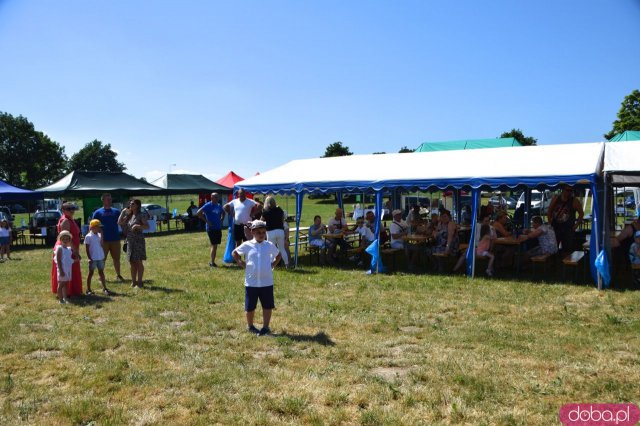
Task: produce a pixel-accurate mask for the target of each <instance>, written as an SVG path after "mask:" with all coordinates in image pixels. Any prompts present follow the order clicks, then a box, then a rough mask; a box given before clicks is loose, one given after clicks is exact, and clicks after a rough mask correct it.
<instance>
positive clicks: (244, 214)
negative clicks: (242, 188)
mask: <svg viewBox="0 0 640 426" xmlns="http://www.w3.org/2000/svg"><path fill="white" fill-rule="evenodd" d="M256 204H257V203H256V202H255V201H253V200H252V199H250V198H247V199H246V200H244V201H240V199H239V198H236V199H234V200H233V201H231V207H232V208H233V223H234V224H235V225H244V224H247V223H248V222H249V221H250V220H251V209H252V208H253V206H255V205H256Z"/></svg>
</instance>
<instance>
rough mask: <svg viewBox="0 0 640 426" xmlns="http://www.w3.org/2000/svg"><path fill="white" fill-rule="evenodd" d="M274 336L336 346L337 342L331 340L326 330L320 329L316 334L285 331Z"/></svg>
mask: <svg viewBox="0 0 640 426" xmlns="http://www.w3.org/2000/svg"><path fill="white" fill-rule="evenodd" d="M273 337H278V338H281V339H289V340H291V341H294V342H313V343H319V344H321V345H322V346H335V345H336V343H335V342H334V341H333V340H331V338H330V337H329V336H328V335H327V333H325V332H324V331H320V332H318V333H316V334H314V335H310V334H290V333H287V332H286V331H285V332H282V333H279V334H276V333H274V334H273Z"/></svg>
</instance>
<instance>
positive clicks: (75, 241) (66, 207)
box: [51, 203, 82, 296]
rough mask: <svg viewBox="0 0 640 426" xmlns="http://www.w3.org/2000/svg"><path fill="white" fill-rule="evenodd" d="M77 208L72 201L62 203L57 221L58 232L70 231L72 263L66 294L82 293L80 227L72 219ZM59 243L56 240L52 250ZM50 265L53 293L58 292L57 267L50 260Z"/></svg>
mask: <svg viewBox="0 0 640 426" xmlns="http://www.w3.org/2000/svg"><path fill="white" fill-rule="evenodd" d="M76 210H78V206H76V205H75V204H74V203H64V204H62V217H61V218H60V220H59V221H58V226H57V231H58V234H59V233H60V232H62V231H69V232H70V233H71V252H72V256H71V257H72V259H73V264H72V266H71V281H68V283H69V284H68V285H67V296H78V295H81V294H82V273H81V271H80V227H79V226H78V224H77V223H76V221H75V220H73V214H74V213H75V211H76ZM59 245H60V242H57V243H56V245H55V247H54V249H53V252H54V253H55V252H56V249H57V248H58V246H59ZM51 263H52V266H51V291H52V292H53V293H56V294H57V292H58V268H57V266H56V263H55V262H54V261H53V260H52V262H51Z"/></svg>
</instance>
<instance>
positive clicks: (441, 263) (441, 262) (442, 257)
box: [432, 253, 457, 274]
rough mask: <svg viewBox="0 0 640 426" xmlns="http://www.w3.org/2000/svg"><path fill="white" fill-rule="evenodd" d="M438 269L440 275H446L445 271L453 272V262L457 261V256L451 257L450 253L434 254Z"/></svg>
mask: <svg viewBox="0 0 640 426" xmlns="http://www.w3.org/2000/svg"><path fill="white" fill-rule="evenodd" d="M432 256H433V257H434V258H435V260H436V263H437V268H438V273H440V274H441V273H444V272H445V269H448V270H451V269H452V268H453V265H452V262H455V261H456V260H457V258H456V256H451V255H450V254H449V253H433V254H432Z"/></svg>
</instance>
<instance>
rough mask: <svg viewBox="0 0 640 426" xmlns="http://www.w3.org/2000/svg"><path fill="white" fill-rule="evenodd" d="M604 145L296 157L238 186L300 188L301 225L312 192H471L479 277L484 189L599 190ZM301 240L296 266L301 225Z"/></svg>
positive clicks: (471, 255)
mask: <svg viewBox="0 0 640 426" xmlns="http://www.w3.org/2000/svg"><path fill="white" fill-rule="evenodd" d="M603 147H604V144H603V143H585V144H567V145H544V146H525V147H520V148H518V149H511V148H489V149H478V150H463V151H437V152H421V153H412V154H406V153H405V154H378V155H351V156H345V157H330V158H313V159H306V160H294V161H291V162H289V163H287V164H284V165H282V166H280V167H277V168H275V169H272V170H269V171H267V172H264V173H262V174H260V175H258V176H254V177H251V178H249V179H246V180H244V181H242V182H238V183H237V184H236V185H235V187H234V189H236V190H237V189H239V188H244V189H245V190H247V191H251V192H254V193H257V192H261V193H278V194H295V195H296V205H297V214H296V227H297V228H298V229H299V227H300V213H301V211H302V198H303V195H304V194H308V193H328V192H331V193H334V192H347V193H348V192H355V193H369V194H376V195H377V197H376V209H381V208H382V206H381V205H379V204H381V202H382V197H381V196H380V195H381V194H382V193H383V192H384V191H392V190H406V191H417V190H419V191H429V190H444V189H457V190H466V191H471V193H472V197H473V199H474V200H475V202H473V203H472V214H473V218H475V219H474V220H472V230H471V233H470V235H471V240H470V241H469V249H468V250H467V265H468V270H467V273H468V274H469V275H471V276H472V275H473V274H474V271H473V267H474V263H475V262H474V260H475V250H474V249H473V248H474V247H475V241H474V238H475V235H476V232H475V224H476V222H477V217H478V202H477V201H478V200H479V197H480V191H481V190H490V189H496V188H516V187H520V188H522V187H525V188H530V189H531V188H543V187H556V186H558V185H560V184H569V185H580V186H585V187H589V188H591V189H592V190H593V191H594V193H595V189H596V186H598V185H600V183H601V182H600V181H599V174H600V170H601V167H602V155H603ZM568 159H570V160H568ZM593 207H594V208H593V212H592V216H593V223H594V226H593V231H592V239H591V241H592V244H595V245H596V247H597V248H599V238H600V236H599V235H598V233H597V232H595V230H596V229H600V228H599V227H600V221H599V211H600V210H599V209H600V207H599V204H598V200H597V199H595V198H594V204H593ZM377 211H380V210H377ZM378 218H379V216H378ZM377 228H379V227H377ZM378 235H379V229H376V237H378ZM295 241H296V248H295V262H296V264H297V260H298V259H297V258H298V247H297V246H298V232H297V231H296V237H295ZM595 252H596V253H597V250H596V251H595Z"/></svg>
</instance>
